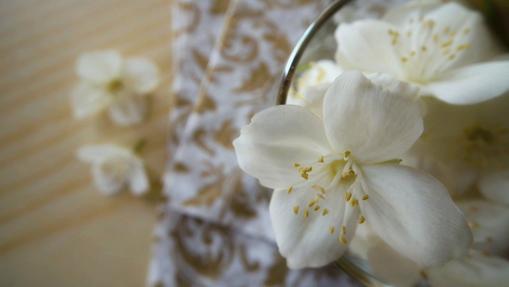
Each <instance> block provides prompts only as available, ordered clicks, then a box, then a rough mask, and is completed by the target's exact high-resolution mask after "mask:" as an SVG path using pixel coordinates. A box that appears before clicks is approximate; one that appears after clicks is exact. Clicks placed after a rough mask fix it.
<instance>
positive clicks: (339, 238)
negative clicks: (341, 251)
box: [338, 235, 348, 245]
mask: <svg viewBox="0 0 509 287" xmlns="http://www.w3.org/2000/svg"><path fill="white" fill-rule="evenodd" d="M338 240H339V242H340V243H341V244H343V245H347V244H348V239H346V237H345V236H343V235H341V236H339V237H338Z"/></svg>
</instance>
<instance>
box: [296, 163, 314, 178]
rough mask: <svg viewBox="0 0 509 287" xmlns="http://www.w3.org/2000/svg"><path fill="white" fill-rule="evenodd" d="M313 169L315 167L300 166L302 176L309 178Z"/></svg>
mask: <svg viewBox="0 0 509 287" xmlns="http://www.w3.org/2000/svg"><path fill="white" fill-rule="evenodd" d="M312 170H313V167H311V166H309V167H300V168H299V173H300V176H302V177H303V178H304V179H308V178H309V173H310V172H311V171H312Z"/></svg>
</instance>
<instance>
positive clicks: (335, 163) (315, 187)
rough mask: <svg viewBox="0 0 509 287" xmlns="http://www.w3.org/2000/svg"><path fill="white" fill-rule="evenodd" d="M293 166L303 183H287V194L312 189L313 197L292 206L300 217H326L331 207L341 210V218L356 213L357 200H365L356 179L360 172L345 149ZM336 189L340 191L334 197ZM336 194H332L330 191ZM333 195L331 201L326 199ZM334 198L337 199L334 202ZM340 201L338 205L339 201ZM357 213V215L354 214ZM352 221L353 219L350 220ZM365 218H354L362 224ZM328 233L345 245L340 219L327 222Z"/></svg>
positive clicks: (363, 192)
mask: <svg viewBox="0 0 509 287" xmlns="http://www.w3.org/2000/svg"><path fill="white" fill-rule="evenodd" d="M294 168H295V169H296V170H297V172H298V173H299V176H300V177H301V178H302V179H303V180H304V182H301V183H299V184H298V185H295V187H294V186H290V187H289V188H288V193H289V194H291V193H293V192H312V193H314V196H312V197H310V200H309V201H308V202H307V203H306V204H305V205H304V206H301V205H295V206H293V208H292V211H293V213H294V214H295V215H299V214H301V215H302V216H303V217H304V218H308V217H310V216H321V217H327V216H328V215H329V214H330V213H331V211H332V210H336V208H338V210H341V211H339V212H343V216H342V218H343V221H344V220H346V219H345V218H346V217H347V214H360V210H359V200H368V198H369V196H368V195H367V194H366V193H365V190H366V189H365V188H363V187H362V184H361V181H360V180H358V177H359V176H360V171H359V169H358V168H357V166H356V164H355V162H354V160H353V157H352V154H351V152H350V151H345V152H344V153H343V154H342V156H337V155H328V156H321V157H320V158H319V159H318V160H317V161H316V162H314V163H313V164H311V165H303V164H300V163H295V164H294ZM337 192H343V194H342V195H340V196H339V197H338V194H337ZM334 193H336V194H334ZM331 197H332V198H333V200H334V202H332V201H331V200H328V199H329V198H331ZM336 200H338V201H337V202H336ZM342 200H344V203H343V204H342V203H341V202H340V201H342ZM356 216H357V215H356ZM354 220H355V219H354ZM365 221H366V218H365V217H364V216H362V215H360V216H359V217H358V223H359V224H362V223H364V222H365ZM327 232H329V233H330V234H331V235H335V234H338V233H339V234H338V235H337V236H338V242H339V243H340V244H347V243H348V240H347V227H346V226H345V225H344V224H342V222H335V223H334V224H332V225H330V226H329V228H328V231H327Z"/></svg>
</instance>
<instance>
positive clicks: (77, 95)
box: [71, 83, 111, 119]
mask: <svg viewBox="0 0 509 287" xmlns="http://www.w3.org/2000/svg"><path fill="white" fill-rule="evenodd" d="M110 101H111V98H110V95H109V94H107V93H106V92H105V91H104V90H103V89H101V88H99V87H95V86H92V85H89V84H85V83H80V84H79V85H78V86H76V87H75V88H74V90H73V91H72V93H71V107H72V111H73V115H74V117H75V118H76V119H82V118H85V117H87V116H91V115H94V114H96V113H98V112H100V111H102V110H103V109H104V108H105V107H106V106H107V105H108V104H109V103H110Z"/></svg>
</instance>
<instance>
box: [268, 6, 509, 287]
mask: <svg viewBox="0 0 509 287" xmlns="http://www.w3.org/2000/svg"><path fill="white" fill-rule="evenodd" d="M353 2H354V1H353V0H338V1H335V2H334V3H332V4H331V5H330V6H329V7H328V8H327V9H326V10H324V11H323V12H322V13H321V14H320V15H319V17H318V18H317V19H316V20H315V21H313V22H312V23H311V25H310V26H309V27H308V29H307V30H306V31H305V32H304V34H303V35H302V37H301V38H300V40H299V41H298V42H297V44H296V46H295V47H294V49H293V50H292V53H291V54H290V57H289V59H288V61H287V63H286V65H285V67H284V71H283V75H282V79H281V83H280V86H279V92H278V95H277V104H278V105H284V104H286V101H287V96H288V95H289V94H290V93H291V92H292V90H293V89H294V86H295V85H296V82H297V81H296V80H297V79H298V77H299V75H300V74H301V73H302V72H303V71H304V70H305V69H306V67H308V65H309V63H311V62H314V61H318V60H323V59H329V60H334V54H335V50H336V41H335V39H334V31H335V29H336V27H337V25H338V23H337V21H336V20H337V16H339V14H340V13H338V12H339V11H342V9H343V8H345V6H350V5H352V4H353ZM468 2H470V4H471V5H472V6H473V7H474V8H476V9H478V10H480V11H481V12H483V13H484V15H485V16H486V20H488V21H487V22H488V24H490V25H491V28H492V32H494V33H495V34H496V35H497V36H498V38H499V40H501V41H502V42H505V43H506V44H507V43H509V37H507V36H508V35H509V34H508V33H507V31H508V30H509V29H508V28H507V27H509V25H507V23H506V22H507V21H505V22H504V21H502V24H501V21H498V22H497V21H494V20H497V19H498V18H497V17H494V13H493V11H495V12H497V13H495V14H497V15H498V14H500V13H503V14H504V15H507V13H509V5H505V6H504V5H502V4H500V3H502V2H503V1H502V2H500V3H499V0H487V1H486V3H488V4H489V3H492V4H493V5H498V6H493V5H491V6H490V5H487V4H486V5H485V6H489V7H497V9H495V10H493V11H492V10H489V9H488V12H490V13H487V11H486V9H487V8H486V7H484V6H482V7H480V6H478V5H476V3H477V2H479V1H478V0H469V1H468ZM358 3H359V2H357V3H355V4H358ZM483 3H484V2H483ZM352 6H353V5H352ZM483 7H484V8H483ZM351 8H353V9H356V8H358V7H348V8H347V9H350V10H352V9H351ZM498 8H500V9H498ZM502 8H503V9H502ZM505 19H506V18H505ZM336 264H337V265H338V266H339V268H341V269H343V270H344V271H345V272H346V273H347V274H349V275H350V276H351V277H353V278H355V279H357V280H358V281H360V282H361V283H362V284H363V285H365V286H391V285H390V284H389V283H387V282H383V280H381V279H380V278H378V277H377V276H376V275H375V274H374V272H373V269H372V268H370V264H369V262H368V260H367V259H366V258H365V257H364V256H362V255H359V254H355V253H354V252H352V251H348V252H347V253H346V254H345V255H344V256H343V257H342V258H340V259H339V260H338V261H337V262H336ZM387 264H391V263H390V262H387ZM424 278H425V277H424ZM419 286H420V285H419Z"/></svg>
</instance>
